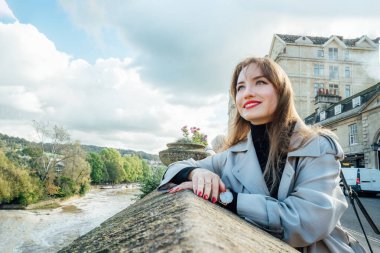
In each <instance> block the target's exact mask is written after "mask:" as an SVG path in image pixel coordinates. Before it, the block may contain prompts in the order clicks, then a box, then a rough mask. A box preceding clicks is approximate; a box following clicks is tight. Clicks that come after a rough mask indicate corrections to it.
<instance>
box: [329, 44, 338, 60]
mask: <svg viewBox="0 0 380 253" xmlns="http://www.w3.org/2000/svg"><path fill="white" fill-rule="evenodd" d="M329 60H338V48H337V47H330V48H329Z"/></svg>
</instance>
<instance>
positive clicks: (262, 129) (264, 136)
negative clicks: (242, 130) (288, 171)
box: [251, 123, 287, 198]
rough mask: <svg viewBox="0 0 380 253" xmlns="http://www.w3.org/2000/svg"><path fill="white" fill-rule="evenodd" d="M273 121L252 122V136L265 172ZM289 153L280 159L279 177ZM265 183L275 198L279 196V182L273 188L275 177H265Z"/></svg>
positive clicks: (262, 169) (261, 166)
mask: <svg viewBox="0 0 380 253" xmlns="http://www.w3.org/2000/svg"><path fill="white" fill-rule="evenodd" d="M270 124H271V123H267V124H263V125H253V124H251V138H252V141H253V145H254V147H255V150H256V155H257V159H258V160H259V164H260V168H261V171H262V172H263V173H264V170H265V167H266V165H267V162H268V157H269V147H270V145H269V134H268V128H269V127H270ZM286 156H287V154H284V155H283V156H282V157H281V158H280V159H281V161H280V170H279V178H281V176H282V172H283V171H284V167H285V162H286ZM264 180H265V183H266V185H267V187H268V189H269V191H270V195H271V196H272V197H273V198H277V194H278V187H279V182H277V183H276V184H275V185H274V187H273V189H272V190H271V188H272V183H273V177H272V176H269V177H264Z"/></svg>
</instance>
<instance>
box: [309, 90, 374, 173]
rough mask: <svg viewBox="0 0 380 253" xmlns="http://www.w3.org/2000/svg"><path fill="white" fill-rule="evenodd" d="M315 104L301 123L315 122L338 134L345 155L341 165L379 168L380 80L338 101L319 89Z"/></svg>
mask: <svg viewBox="0 0 380 253" xmlns="http://www.w3.org/2000/svg"><path fill="white" fill-rule="evenodd" d="M337 100H338V102H337ZM316 106H317V111H316V112H315V113H313V114H311V115H309V116H308V117H306V118H305V123H306V124H308V125H312V124H315V123H319V124H320V125H322V126H324V127H326V128H329V129H331V130H332V131H333V132H334V133H335V134H336V135H337V136H338V137H339V143H340V144H341V145H342V148H343V150H344V153H345V156H346V157H345V160H344V161H343V162H342V165H343V166H345V167H366V168H377V169H379V168H380V164H379V162H380V152H379V151H380V83H378V84H376V85H374V86H372V87H370V88H368V89H365V90H363V91H361V92H359V93H357V94H355V95H353V96H350V97H348V98H346V99H344V100H341V101H339V96H337V95H332V94H325V93H323V92H320V93H319V94H318V95H317V96H316Z"/></svg>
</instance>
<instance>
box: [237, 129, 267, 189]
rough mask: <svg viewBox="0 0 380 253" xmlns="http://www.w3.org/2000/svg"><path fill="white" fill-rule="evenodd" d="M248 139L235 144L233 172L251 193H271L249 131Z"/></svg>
mask: <svg viewBox="0 0 380 253" xmlns="http://www.w3.org/2000/svg"><path fill="white" fill-rule="evenodd" d="M247 136H248V138H247V141H245V142H242V143H240V144H239V145H236V146H234V147H233V148H232V149H231V151H232V153H233V154H232V155H233V156H235V159H234V160H235V165H234V166H233V168H232V174H233V175H234V176H235V177H236V178H237V179H238V180H239V182H240V183H241V184H242V185H243V187H244V188H245V189H246V190H247V191H248V192H249V193H259V194H266V195H269V190H268V188H267V186H266V184H265V181H264V177H263V173H262V171H261V168H260V164H259V161H258V159H257V155H256V151H255V147H254V145H253V142H252V138H251V133H250V132H249V133H248V135H247Z"/></svg>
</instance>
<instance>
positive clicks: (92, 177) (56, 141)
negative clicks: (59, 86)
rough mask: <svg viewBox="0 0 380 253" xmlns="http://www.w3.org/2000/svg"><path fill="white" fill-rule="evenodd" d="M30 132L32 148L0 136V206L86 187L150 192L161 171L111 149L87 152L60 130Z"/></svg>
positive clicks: (43, 127) (40, 128)
mask: <svg viewBox="0 0 380 253" xmlns="http://www.w3.org/2000/svg"><path fill="white" fill-rule="evenodd" d="M34 128H35V130H36V133H37V135H38V136H39V140H40V141H39V142H38V143H35V142H28V141H26V140H24V139H21V138H17V137H9V136H7V135H3V134H0V204H7V203H11V204H21V205H28V204H32V203H35V202H37V201H39V200H44V199H49V198H58V197H59V198H61V197H69V196H73V195H75V194H80V195H83V194H85V193H86V192H87V191H88V190H89V189H90V184H119V183H140V184H141V185H142V190H143V192H147V191H149V190H150V191H152V190H154V189H151V188H152V185H153V183H152V182H155V184H157V182H156V181H157V180H159V179H160V178H161V176H162V173H163V171H164V168H165V167H163V166H160V163H159V162H158V161H157V160H147V159H143V158H141V157H140V156H138V155H133V154H132V155H131V154H125V155H124V156H122V155H121V153H120V152H119V151H118V150H116V149H113V148H102V149H92V150H95V151H97V152H87V151H85V150H84V149H83V148H82V146H81V145H80V143H79V142H77V141H71V140H70V135H69V133H68V131H67V130H66V129H64V128H63V127H59V126H56V125H55V126H52V127H51V126H49V125H48V124H41V123H38V122H34ZM92 147H94V146H92ZM148 189H149V190H148ZM150 191H149V192H150Z"/></svg>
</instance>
